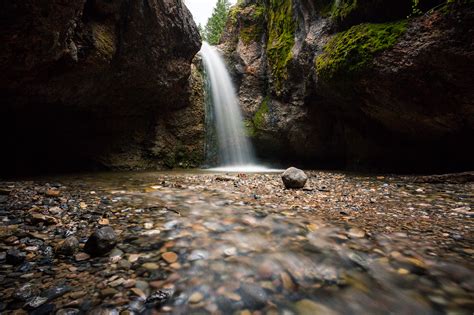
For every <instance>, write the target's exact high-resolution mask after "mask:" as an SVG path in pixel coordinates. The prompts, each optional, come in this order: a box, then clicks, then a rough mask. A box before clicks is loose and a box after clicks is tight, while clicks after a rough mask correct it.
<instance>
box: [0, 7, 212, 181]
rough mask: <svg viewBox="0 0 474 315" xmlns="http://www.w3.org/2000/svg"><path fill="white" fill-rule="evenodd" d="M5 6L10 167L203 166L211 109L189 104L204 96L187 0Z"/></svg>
mask: <svg viewBox="0 0 474 315" xmlns="http://www.w3.org/2000/svg"><path fill="white" fill-rule="evenodd" d="M0 11H1V15H2V22H1V33H0V36H1V41H2V43H3V48H2V51H1V53H0V73H1V76H0V84H1V91H0V98H1V99H2V107H1V109H0V111H1V112H0V117H1V121H0V125H1V132H2V134H8V135H9V136H8V137H7V138H6V142H3V143H2V146H3V147H4V148H8V150H7V151H8V152H9V153H8V155H6V157H7V158H8V160H9V161H8V162H7V163H5V164H2V169H3V170H4V171H11V172H13V171H15V172H18V171H19V170H22V171H25V172H27V171H38V170H40V169H41V168H51V169H55V170H58V169H61V168H65V169H68V170H71V169H72V168H80V169H82V168H86V167H88V168H91V167H103V166H106V167H114V168H121V169H143V168H157V167H162V166H165V165H166V164H172V166H174V165H175V164H178V163H183V164H186V163H189V164H199V161H200V159H201V158H202V149H201V147H202V142H199V141H200V139H199V133H201V132H203V130H202V129H203V128H202V124H203V121H204V117H203V114H202V111H199V110H195V111H192V113H191V114H190V113H188V112H189V110H188V108H190V106H191V105H190V104H191V103H192V104H196V101H195V100H193V99H195V98H196V97H199V93H201V94H202V92H198V94H196V90H197V88H196V83H195V82H196V80H200V79H198V78H197V75H196V73H194V74H193V76H191V66H190V65H191V61H192V59H193V57H194V55H195V54H196V53H197V51H198V50H199V47H200V37H199V34H198V32H197V28H196V26H195V24H194V21H193V20H192V17H191V14H190V13H189V11H188V10H187V8H186V7H185V5H184V3H183V2H182V1H181V0H171V1H162V0H155V1H145V2H143V1H122V0H118V1H104V0H97V1H93V0H88V1H85V0H80V1H59V0H55V1H46V2H44V1H43V2H41V1H33V0H27V1H4V2H2V4H1V7H0ZM196 71H197V70H196ZM196 71H194V72H196ZM190 130H191V131H192V132H190ZM179 131H181V133H180V132H179ZM182 133H185V134H186V136H183V135H182ZM169 134H172V137H171V138H170V137H168V135H169ZM189 134H192V137H193V139H194V140H195V141H194V142H193V143H192V144H189V143H188V142H186V141H187V136H188V135H189ZM191 146H192V148H191ZM4 151H5V150H4ZM192 154H194V156H191V155H192Z"/></svg>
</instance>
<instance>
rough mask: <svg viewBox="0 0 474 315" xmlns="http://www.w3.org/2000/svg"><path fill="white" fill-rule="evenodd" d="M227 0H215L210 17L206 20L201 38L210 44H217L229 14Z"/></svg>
mask: <svg viewBox="0 0 474 315" xmlns="http://www.w3.org/2000/svg"><path fill="white" fill-rule="evenodd" d="M229 9H230V2H229V0H217V3H216V6H215V7H214V11H213V12H212V15H211V17H210V18H209V19H208V20H207V24H206V27H205V28H204V32H203V35H204V36H203V38H204V40H206V41H207V42H208V43H209V44H211V45H217V44H219V40H220V38H221V35H222V33H223V32H224V28H225V24H226V22H227V16H228V14H229Z"/></svg>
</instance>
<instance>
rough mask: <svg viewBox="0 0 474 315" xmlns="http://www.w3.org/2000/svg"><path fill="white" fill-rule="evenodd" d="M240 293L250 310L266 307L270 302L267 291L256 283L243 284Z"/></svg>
mask: <svg viewBox="0 0 474 315" xmlns="http://www.w3.org/2000/svg"><path fill="white" fill-rule="evenodd" d="M238 293H239V294H240V295H241V296H242V301H243V302H244V304H245V306H246V307H248V308H250V309H260V308H262V307H264V306H265V305H266V303H267V300H268V295H267V293H266V292H265V290H264V289H263V288H262V287H260V286H259V285H257V284H254V283H242V284H241V285H240V288H239V290H238Z"/></svg>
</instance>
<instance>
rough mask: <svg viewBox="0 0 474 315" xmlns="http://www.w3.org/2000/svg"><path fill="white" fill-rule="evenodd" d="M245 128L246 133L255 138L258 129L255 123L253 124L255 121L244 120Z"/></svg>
mask: <svg viewBox="0 0 474 315" xmlns="http://www.w3.org/2000/svg"><path fill="white" fill-rule="evenodd" d="M244 129H245V135H246V136H247V137H250V138H254V137H256V136H257V133H258V131H257V129H256V128H255V125H254V124H253V121H251V120H248V119H245V120H244Z"/></svg>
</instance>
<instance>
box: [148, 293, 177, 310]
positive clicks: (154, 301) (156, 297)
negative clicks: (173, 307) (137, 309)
mask: <svg viewBox="0 0 474 315" xmlns="http://www.w3.org/2000/svg"><path fill="white" fill-rule="evenodd" d="M172 296H173V291H172V290H168V289H163V290H158V291H156V292H155V293H153V294H152V295H150V296H149V297H148V298H147V299H146V301H145V305H146V306H147V307H157V306H162V305H163V304H165V303H166V302H167V301H168V300H169V299H170V298H171V297H172Z"/></svg>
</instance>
